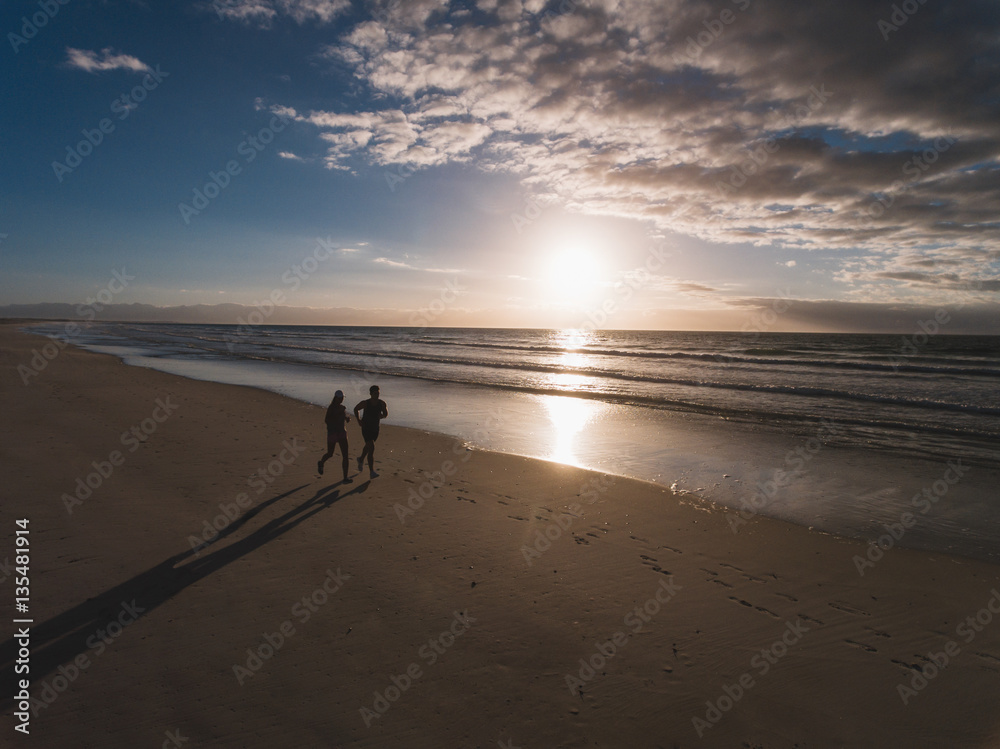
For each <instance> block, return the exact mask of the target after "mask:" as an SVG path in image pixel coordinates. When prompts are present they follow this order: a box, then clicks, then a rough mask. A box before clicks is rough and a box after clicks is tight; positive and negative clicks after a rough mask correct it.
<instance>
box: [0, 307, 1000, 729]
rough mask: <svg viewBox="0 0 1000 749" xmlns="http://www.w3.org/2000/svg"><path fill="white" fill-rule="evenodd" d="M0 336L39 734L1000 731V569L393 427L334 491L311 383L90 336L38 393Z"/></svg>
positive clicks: (18, 338) (8, 516) (23, 341)
mask: <svg viewBox="0 0 1000 749" xmlns="http://www.w3.org/2000/svg"><path fill="white" fill-rule="evenodd" d="M0 336H2V338H3V342H4V346H3V352H2V362H3V366H2V376H3V383H4V384H3V392H4V400H5V413H7V414H9V427H8V431H7V434H6V436H5V438H4V440H3V443H2V450H3V456H4V462H5V465H8V466H10V485H9V488H8V491H9V492H10V496H11V497H12V498H13V499H12V500H11V501H9V502H6V503H4V512H3V513H2V516H3V520H4V530H5V533H6V534H7V535H6V536H5V538H6V540H7V543H8V548H13V541H12V540H11V539H12V536H13V519H14V517H15V516H20V515H24V516H27V517H29V518H30V520H31V528H32V542H33V545H32V580H33V582H32V596H33V598H32V612H31V613H32V615H33V616H34V618H35V623H34V625H33V627H32V640H31V647H32V669H33V670H32V680H33V681H32V690H33V697H35V698H36V699H38V698H39V695H41V694H42V692H43V691H44V690H45V688H46V685H48V687H49V688H50V689H51V690H53V692H52V694H54V695H55V699H54V700H52V702H51V703H50V704H47V706H46V707H44V708H42V709H40V711H39V714H38V715H37V716H36V717H33V718H32V721H31V725H32V738H31V742H30V745H37V746H46V747H61V746H76V745H78V737H79V736H80V735H93V736H103V737H106V740H103V741H102V743H103V744H105V745H109V746H139V745H143V744H151V743H153V742H157V743H162V741H163V737H164V736H165V735H168V734H169V732H172V731H179V732H180V734H181V735H183V736H187V737H190V738H191V740H192V745H199V744H215V745H225V746H233V745H240V746H295V745H324V746H338V747H339V746H346V747H367V746H384V745H387V744H389V745H397V746H398V745H402V746H419V747H423V746H428V747H430V746H459V745H461V746H482V747H487V746H496V745H497V743H498V742H505V743H504V745H507V742H509V743H510V744H511V745H513V746H524V747H529V746H553V747H557V746H558V747H562V746H566V747H570V746H583V745H588V744H593V743H595V742H596V743H598V744H600V745H604V746H646V745H651V744H665V745H676V746H680V747H693V746H738V745H741V744H742V742H751V743H754V744H757V745H761V746H766V747H768V748H769V749H770V748H771V747H785V746H787V747H791V746H793V745H795V744H798V745H800V746H803V745H805V746H852V747H855V746H860V747H864V746H873V747H874V746H891V745H906V746H914V747H945V746H969V747H973V746H984V745H988V744H989V743H990V742H996V741H997V740H998V738H1000V733H998V728H997V726H996V725H995V722H994V720H993V719H992V717H991V715H992V713H991V709H992V706H994V705H995V704H996V702H997V698H998V697H1000V683H998V680H997V678H996V676H997V674H998V673H1000V622H993V621H992V620H991V622H990V624H988V625H982V626H981V627H980V629H979V630H978V631H977V630H974V629H960V628H962V627H963V623H965V622H966V620H967V618H968V617H969V616H972V617H975V616H976V615H977V614H978V613H979V612H981V611H984V610H985V611H987V613H988V614H989V613H990V609H989V608H988V607H989V605H990V604H991V603H992V602H993V601H994V597H993V591H994V589H1000V587H998V586H1000V568H998V567H997V566H995V565H990V564H987V563H983V562H977V561H975V560H970V559H965V558H959V557H951V556H947V555H943V554H931V553H925V552H920V551H913V550H908V549H900V548H893V549H890V550H889V551H887V552H885V555H884V557H883V558H880V559H879V560H878V561H877V563H876V564H875V566H874V567H873V568H872V569H866V570H865V574H864V575H860V574H859V573H858V571H857V569H856V567H855V565H854V563H853V561H852V558H853V557H854V556H857V555H858V554H860V553H864V550H865V545H864V544H863V543H861V542H857V541H851V540H849V539H845V538H840V537H835V536H829V535H826V534H822V533H818V532H815V531H810V530H808V529H805V528H802V527H799V526H795V525H792V524H790V523H786V522H783V521H780V520H774V519H770V518H763V517H755V518H753V519H752V520H750V521H749V523H748V526H747V527H746V528H745V530H743V531H741V532H740V533H739V534H734V533H733V532H732V530H731V528H730V526H729V519H730V518H731V517H732V516H733V513H731V512H729V511H726V510H724V509H720V508H713V507H711V506H708V505H706V504H704V503H702V502H701V501H694V500H692V499H687V498H685V497H684V496H683V495H677V494H673V493H671V492H670V491H669V490H668V489H666V488H665V487H663V486H661V485H658V484H650V483H643V482H640V481H635V480H630V479H625V478H620V477H615V476H611V475H608V474H601V473H598V472H594V471H586V470H583V469H579V468H573V467H569V466H564V465H559V464H557V463H548V462H544V461H539V460H535V459H529V458H523V457H517V456H513V455H509V454H503V453H493V452H487V451H480V450H474V451H466V450H465V449H464V448H462V447H461V445H460V443H459V442H457V441H456V440H454V439H452V438H450V437H447V436H444V435H440V434H435V433H430V432H422V431H419V430H412V429H408V428H405V427H399V426H394V425H392V424H391V423H390V424H387V425H385V426H384V427H383V435H382V437H381V438H380V440H379V443H378V452H377V456H376V461H377V468H378V470H379V471H380V473H381V476H380V477H379V478H378V479H376V480H374V481H370V482H369V481H365V480H364V474H362V476H356V477H355V483H354V484H352V485H347V486H342V485H339V484H338V483H337V482H336V479H335V477H333V476H331V474H330V472H331V471H332V472H333V473H334V474H337V470H336V469H337V467H336V466H335V465H333V464H331V463H328V464H327V466H328V470H327V475H326V476H324V477H323V478H322V479H320V478H318V477H317V476H316V474H315V460H316V459H317V458H318V457H319V455H320V454H321V453H322V452H323V449H324V447H325V446H324V445H323V444H322V436H323V434H322V409H321V408H319V407H317V406H310V405H307V404H305V403H300V402H298V401H295V400H292V399H288V398H285V397H283V396H279V395H276V394H273V393H269V392H266V391H263V390H258V389H253V388H238V387H233V386H231V385H220V384H216V383H209V382H198V381H194V380H188V379H183V378H178V377H175V376H172V375H167V374H163V373H160V372H156V371H151V370H144V369H141V368H137V367H130V366H127V365H125V364H123V363H121V362H119V361H118V360H116V359H113V358H112V357H107V356H100V355H97V354H93V353H90V352H86V351H82V350H80V349H76V348H67V349H66V350H64V351H63V352H61V353H60V354H59V356H58V357H56V358H55V359H54V360H53V361H52V362H51V363H50V365H49V367H48V368H47V369H46V371H45V372H44V373H43V375H42V376H41V377H39V378H37V379H36V380H35V381H33V382H32V384H31V385H30V386H28V387H25V386H24V385H23V384H22V383H21V380H20V377H18V375H17V373H16V366H17V364H18V363H20V361H21V359H22V358H23V353H24V352H25V351H30V348H31V339H30V337H29V336H26V335H20V334H17V333H13V332H12V330H11V329H10V327H3V326H0ZM157 399H159V400H160V402H159V403H158V402H157ZM167 406H170V407H171V408H169V409H168V408H167ZM157 409H159V411H157ZM168 411H169V413H168ZM392 413H393V412H392V407H391V403H390V416H391V415H392ZM133 427H134V428H136V429H138V433H136V432H134V431H132V429H133ZM129 434H131V435H132V437H133V438H134V439H135V440H137V442H138V445H137V446H136V447H135V448H134V449H131V448H132V443H130V442H126V441H125V440H127V439H128V437H127V436H123V435H129ZM140 434H141V435H142V438H141V439H140V437H139V435H140ZM350 440H351V458H352V467H353V458H354V457H355V455H356V454H357V453H358V451H359V449H360V442H359V438H358V434H357V431H356V430H355V431H352V432H350ZM115 452H119V453H121V458H122V459H121V461H120V465H116V463H118V462H119V461H118V460H117V459H114V456H113V453H115ZM334 461H336V459H334ZM95 462H96V463H97V466H96V467H95V466H94V463H95ZM109 466H110V467H111V468H113V470H112V471H110V473H109V475H108V476H107V477H104V478H103V479H102V481H101V483H100V484H99V485H98V486H97V487H96V488H93V489H92V490H91V492H92V493H91V495H89V496H88V497H87V498H86V499H85V500H83V504H82V505H79V506H76V505H74V506H73V508H72V510H73V511H72V513H69V512H67V508H66V506H65V504H64V502H63V501H61V499H60V496H61V495H62V494H64V493H68V492H69V491H72V488H73V487H74V486H75V485H76V479H78V478H81V477H87V476H88V475H89V474H90V473H93V472H98V473H99V472H100V471H101V470H102V469H103V471H104V472H108V470H109V468H108V467H109ZM352 473H353V471H352ZM251 482H253V483H251ZM258 489H260V490H259V491H258ZM241 495H245V496H246V498H247V499H249V500H250V501H249V502H247V501H245V500H244V501H242V502H241V501H240V497H241ZM423 495H427V496H423ZM414 496H416V497H418V498H419V499H420V500H423V501H422V502H420V501H418V500H417V499H413V497H414ZM411 502H412V505H411V504H410V503H411ZM244 505H246V506H244ZM398 507H403V508H406V509H407V510H410V512H405V511H404V514H403V516H402V517H400V512H399V510H398V509H397V508H398ZM230 515H233V517H229V516H230ZM219 517H222V518H223V520H221V521H219V522H218V523H217V524H216V529H217V532H218V534H219V537H218V538H217V539H216V540H214V542H213V543H211V544H209V545H206V546H204V547H201V548H197V549H196V548H194V546H193V545H192V543H191V541H190V538H191V537H192V536H195V537H197V535H198V534H199V531H200V530H204V529H205V524H206V523H208V524H209V527H211V524H212V523H213V522H215V521H216V519H217V518H219ZM219 526H221V527H219ZM206 532H207V531H206ZM526 550H527V551H526ZM536 554H537V556H536ZM7 600H8V601H9V600H10V599H9V598H8V599H7ZM997 602H998V603H1000V599H997ZM5 606H7V607H8V608H9V607H10V606H11V603H5ZM139 609H142V610H141V611H140V610H139ZM991 619H992V616H991ZM115 621H117V622H118V626H116V627H112V626H111V624H110V623H109V622H115ZM967 626H971V625H967ZM98 631H101V632H104V633H105V636H104V637H97V638H96V639H95V640H91V638H92V637H94V636H95V635H96V633H97V632H98ZM969 634H972V635H973V636H972V639H971V640H969V641H968V642H966V637H968V635H969ZM88 642H89V643H91V644H88ZM102 645H103V648H102V647H100V646H102ZM268 648H270V654H269V655H266V657H265V654H267V653H268V652H269V651H268ZM0 652H2V653H3V659H2V660H3V664H4V670H5V671H6V670H7V669H10V670H11V671H12V670H13V669H12V661H13V654H14V647H13V641H12V640H6V641H5V642H4V643H3V645H2V646H0ZM941 653H944V654H945V655H946V656H947V658H948V664H947V665H946V666H944V667H942V668H940V669H937V673H934V675H933V676H932V675H931V674H932V669H931V666H933V664H934V658H935V657H937V656H939V654H941ZM948 653H950V655H948ZM81 658H82V660H81ZM84 662H86V664H87V665H86V666H83V665H82V664H83V663H84ZM67 664H68V665H67ZM73 668H76V669H77V671H76V676H75V678H73V679H70V677H69V676H67V675H66V674H67V673H69V674H72V673H73V671H72V669H73ZM60 669H62V670H60ZM239 669H243V670H242V671H241V670H239ZM245 672H249V673H250V674H252V675H249V676H248V675H247V673H245ZM241 676H242V681H241V680H240V677H241ZM916 677H921V678H923V679H924V685H923V686H922V687H920V688H919V689H914V687H913V686H911V685H913V684H914V683H915V679H916ZM59 678H62V679H63V681H64V682H65V687H64V689H62V690H58V689H57V684H60V683H61V682H57V681H56V680H57V679H59ZM916 683H917V685H919V680H916ZM900 685H903V686H904V687H906V688H909V689H912V690H913V691H914V694H913V695H908V694H905V692H904V694H902V695H901V694H900V691H899V686H900ZM904 696H905V697H906V698H907V701H906V702H905V703H904V700H903V697H904ZM727 700H728V702H727ZM9 705H10V703H8V707H5V715H6V714H7V713H10V712H12V708H11V707H9ZM713 706H714V707H713ZM365 710H367V711H369V712H367V713H366V712H365ZM713 710H714V712H713ZM716 713H717V716H716ZM373 715H374V716H376V717H373ZM696 719H698V720H701V721H702V722H703V723H704V725H703V724H701V723H698V722H697V720H696ZM11 723H12V720H11V721H5V724H6V725H8V726H9V725H10V724H11ZM699 728H700V729H701V731H700V733H701V735H700V736H699Z"/></svg>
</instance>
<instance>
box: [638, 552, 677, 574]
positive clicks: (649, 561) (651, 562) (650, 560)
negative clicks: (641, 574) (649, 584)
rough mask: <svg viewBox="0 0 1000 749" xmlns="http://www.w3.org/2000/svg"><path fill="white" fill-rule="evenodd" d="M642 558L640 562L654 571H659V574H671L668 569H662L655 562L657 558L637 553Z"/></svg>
mask: <svg viewBox="0 0 1000 749" xmlns="http://www.w3.org/2000/svg"><path fill="white" fill-rule="evenodd" d="M639 556H640V557H641V558H642V563H643V564H644V565H646V566H647V567H649V568H650V569H652V570H653V571H654V572H659V573H660V574H661V575H671V574H673V573H672V572H671V571H670V570H665V569H663V568H662V567H661V566H660V565H658V564H656V562H658V561H659V560H658V559H656V558H655V557H648V556H646V555H645V554H640V555H639Z"/></svg>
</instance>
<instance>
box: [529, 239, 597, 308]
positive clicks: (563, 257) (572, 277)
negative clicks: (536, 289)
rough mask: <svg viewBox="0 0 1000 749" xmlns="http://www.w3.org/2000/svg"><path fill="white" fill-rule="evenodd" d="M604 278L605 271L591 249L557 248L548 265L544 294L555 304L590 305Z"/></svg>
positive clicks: (544, 274)
mask: <svg viewBox="0 0 1000 749" xmlns="http://www.w3.org/2000/svg"><path fill="white" fill-rule="evenodd" d="M604 276H605V269H604V267H603V265H602V263H601V261H600V259H599V258H598V256H597V253H595V252H594V251H593V250H591V249H590V248H588V247H586V246H583V245H577V246H568V247H559V248H555V249H554V250H553V251H552V252H551V254H550V255H549V256H548V257H547V258H546V261H545V267H544V269H543V272H542V277H541V280H542V284H543V289H542V293H543V294H544V295H545V297H546V298H547V299H549V300H550V301H554V302H560V303H563V304H569V303H573V304H587V303H590V302H591V301H592V300H593V298H594V297H595V296H596V295H597V294H598V293H599V291H600V288H601V285H602V283H603V282H604V280H605V279H604Z"/></svg>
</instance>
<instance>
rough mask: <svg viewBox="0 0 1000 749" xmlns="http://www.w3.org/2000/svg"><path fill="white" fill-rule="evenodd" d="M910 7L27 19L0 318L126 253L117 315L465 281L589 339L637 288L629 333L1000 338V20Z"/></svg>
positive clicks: (487, 314) (376, 302)
mask: <svg viewBox="0 0 1000 749" xmlns="http://www.w3.org/2000/svg"><path fill="white" fill-rule="evenodd" d="M46 7H47V8H48V12H46V10H45V8H46ZM53 9H55V11H54V13H53ZM889 12H890V11H889V10H888V9H887V6H884V5H883V4H881V3H871V2H848V3H838V4H833V3H830V4H818V5H817V4H809V6H808V7H803V6H802V5H801V4H794V3H790V2H789V3H786V2H778V1H777V0H767V1H765V0H754V1H753V2H750V0H731V1H729V2H712V3H703V2H639V1H638V0H635V1H632V2H612V0H594V2H589V3H585V2H571V1H570V0H560V1H558V2H544V1H543V0H523V1H522V0H478V1H473V0H469V1H468V2H448V1H447V0H412V1H411V2H403V3H400V2H398V1H397V0H392V1H390V2H382V1H378V2H361V1H359V0H355V1H354V2H349V1H348V0H215V1H214V2H212V1H204V2H176V3H152V2H149V3H147V2H141V1H139V0H121V1H120V2H116V1H114V0H107V1H106V2H88V1H87V0H69V2H67V3H66V4H65V5H60V4H58V3H57V2H56V1H55V0H51V2H48V3H45V2H43V3H41V4H39V2H37V1H36V2H14V3H8V4H5V6H4V8H3V10H2V12H0V30H3V31H4V34H5V36H6V42H5V47H4V49H3V50H2V53H0V60H2V62H0V64H2V65H3V66H5V67H6V68H7V70H5V71H4V76H3V79H2V83H0V86H2V97H3V101H4V106H3V108H2V110H0V129H2V132H3V134H4V135H5V138H4V147H3V149H2V155H0V165H2V171H0V173H2V177H0V191H2V195H3V207H2V210H0V235H5V236H2V237H0V240H2V244H0V263H2V266H0V267H2V270H3V281H2V284H0V304H32V303H43V302H78V301H82V300H83V299H85V298H86V297H87V296H88V295H92V294H94V293H95V292H97V291H98V290H100V289H101V288H103V287H104V286H105V284H106V283H107V281H108V279H109V278H110V277H111V274H112V272H113V270H115V269H120V268H126V269H127V271H128V273H129V274H131V275H134V276H135V280H134V281H133V282H132V283H131V284H130V285H129V287H128V288H126V289H125V290H124V291H122V292H121V293H120V294H118V295H117V296H116V298H115V302H120V303H132V302H140V303H147V304H153V305H157V306H163V307H170V306H175V305H191V304H219V303H223V302H229V303H238V304H253V303H254V302H256V301H258V300H260V299H263V298H265V297H266V296H267V295H268V294H270V293H272V292H273V291H274V290H275V289H280V290H282V291H283V292H284V297H283V298H284V301H285V303H287V304H289V305H292V306H296V307H314V308H337V309H345V308H349V309H351V310H361V311H364V310H371V311H373V312H374V311H376V310H377V311H379V315H381V316H380V317H379V320H386V319H389V320H391V319H394V318H393V317H392V315H393V314H395V315H396V317H397V318H398V319H399V320H405V318H406V316H407V315H408V314H410V313H411V312H412V311H413V310H418V309H420V308H422V307H425V306H426V305H427V304H429V303H430V302H432V301H433V300H434V299H436V298H438V297H439V296H440V294H441V292H442V289H444V288H445V287H446V284H447V283H448V282H453V283H457V284H459V285H460V286H461V288H462V289H463V294H462V295H461V297H460V299H459V300H458V301H457V302H455V303H454V304H453V305H452V307H451V308H450V309H449V310H448V311H447V314H445V315H443V316H442V317H441V318H440V321H441V322H442V323H452V324H490V325H532V326H539V327H548V326H557V325H560V326H561V325H570V326H572V325H573V324H574V321H578V320H579V319H581V317H582V316H585V315H586V313H587V312H588V311H592V310H594V309H598V308H600V306H601V305H602V304H605V303H607V302H608V301H609V300H611V301H612V302H613V304H614V318H615V319H614V323H615V324H614V325H613V327H679V328H697V327H707V328H712V327H718V328H726V329H739V327H740V326H741V324H743V323H745V321H746V320H747V319H748V317H751V316H752V315H753V314H754V313H755V312H758V313H759V311H760V310H762V309H767V308H768V307H769V306H773V301H774V300H775V299H777V298H792V299H795V300H799V301H800V302H801V304H800V305H799V309H810V310H811V315H810V316H809V319H808V321H807V320H806V318H805V317H797V316H796V314H795V313H790V314H788V315H786V316H785V317H784V318H783V319H782V320H780V321H778V322H777V323H776V329H782V328H813V329H822V328H823V327H824V322H823V318H822V314H823V312H822V311H823V310H828V311H830V321H831V322H830V325H832V326H834V327H840V328H843V327H852V328H855V329H866V327H869V328H870V327H877V311H878V305H885V308H886V310H887V312H889V311H892V310H895V311H898V310H899V309H901V308H905V309H912V310H913V312H914V314H915V315H919V314H920V313H921V312H922V311H925V310H927V309H932V308H934V307H936V306H941V305H952V306H955V305H959V306H961V307H962V308H964V309H971V308H975V309H977V310H978V311H979V312H980V313H981V314H980V319H986V320H989V319H990V314H991V312H993V311H995V310H996V307H995V305H996V303H997V292H998V290H1000V282H998V280H997V279H998V274H997V270H998V267H1000V250H998V245H1000V242H998V238H1000V222H998V215H1000V214H998V212H997V206H1000V162H998V157H1000V124H998V123H1000V112H998V109H1000V92H998V86H1000V84H998V82H997V81H998V79H997V76H996V74H995V71H996V69H997V65H998V52H997V45H996V44H995V39H996V34H997V29H998V27H1000V20H998V10H997V6H996V5H995V4H990V3H978V2H969V3H962V4H958V3H939V4H936V5H934V6H932V5H931V4H926V5H923V6H917V10H916V12H915V13H914V14H913V15H912V17H909V18H908V19H907V22H906V24H904V25H899V26H898V27H897V28H896V30H892V29H889V28H888V27H886V26H884V25H883V26H880V25H879V24H880V22H884V21H886V19H888V18H889ZM42 17H44V18H45V24H44V26H41V27H40V28H37V29H35V26H34V24H35V21H37V20H38V19H39V18H42ZM33 18H34V19H35V20H33ZM25 21H27V25H26V23H25ZM33 29H34V30H36V33H34V34H33V35H32V34H31V32H32V30H33ZM29 36H30V38H29ZM991 71H993V72H991ZM134 93H137V94H138V96H136V97H135V98H142V100H141V101H134V102H131V104H130V106H129V107H128V108H126V107H125V106H123V102H126V101H130V100H131V99H132V97H133V94H134ZM123 96H124V97H128V98H127V99H122V97H123ZM125 115H127V116H125ZM102 120H105V129H106V130H108V131H109V132H106V133H104V134H103V137H102V141H101V142H100V143H99V145H97V146H95V147H94V148H93V149H92V152H91V153H89V154H88V155H86V156H85V157H83V158H82V159H81V160H80V162H79V165H77V166H75V167H74V168H72V170H71V171H70V170H67V169H63V168H62V167H59V166H56V167H54V166H53V163H54V162H60V163H64V164H65V163H67V158H68V157H69V158H72V157H71V156H70V154H69V152H68V150H67V149H73V150H75V149H76V148H77V146H78V144H79V143H80V142H81V141H82V140H84V139H85V137H86V136H85V133H84V132H83V131H88V132H91V139H93V140H96V138H97V136H96V134H95V133H96V132H97V130H99V128H100V123H101V122H102ZM272 136H273V138H272ZM259 137H263V139H264V140H268V141H269V142H267V143H266V144H265V143H259V147H255V146H254V145H252V143H253V141H251V140H249V139H251V138H259ZM84 150H87V149H86V146H84ZM251 153H252V154H253V159H252V161H251V160H250V154H251ZM69 163H72V162H69ZM227 164H229V165H230V166H231V167H232V172H233V173H232V174H230V175H227V177H224V178H220V181H225V182H226V184H225V186H224V188H222V189H221V190H219V192H218V195H217V196H215V197H212V198H211V199H210V200H208V201H207V205H205V206H204V208H203V210H201V211H200V212H199V213H198V214H197V215H194V214H192V213H190V212H188V213H187V214H185V212H184V211H183V210H182V209H181V208H180V207H179V206H180V204H182V203H184V204H188V205H194V203H193V201H194V199H195V195H194V193H195V190H199V189H200V190H203V191H204V190H205V188H206V184H210V183H211V182H212V178H211V175H212V173H215V174H221V173H223V172H225V170H226V168H227ZM208 191H209V192H210V193H212V192H213V191H214V186H212V187H209V188H208ZM320 238H323V239H324V241H327V242H329V243H331V244H332V246H333V247H334V248H335V250H334V251H333V252H332V253H331V254H330V256H329V257H327V258H324V260H323V262H321V263H319V264H318V267H317V268H316V269H315V272H312V273H309V274H308V275H307V277H305V278H304V279H303V280H302V283H300V284H297V285H296V288H295V289H294V290H293V289H291V288H290V286H289V285H288V284H287V283H285V282H283V281H282V278H283V277H284V274H285V273H286V272H287V271H288V270H289V269H291V268H293V267H295V266H296V265H297V264H300V263H301V262H302V261H303V260H304V259H305V258H307V257H309V256H310V255H311V254H313V253H314V251H315V250H316V247H317V246H318V245H317V241H318V239H320ZM651 258H661V259H662V258H667V260H666V261H659V262H653V263H652V265H651V264H650V263H651ZM653 266H655V267H653ZM644 269H648V270H644ZM626 282H628V284H630V286H629V288H630V289H631V290H632V292H633V293H630V294H628V296H627V298H626V297H625V295H624V294H623V293H622V288H623V287H622V284H623V283H626ZM793 308H794V305H793ZM852 310H853V311H856V313H857V314H856V315H854V317H853V318H852V316H851V314H852ZM873 310H874V311H875V312H876V318H874V319H873V317H872V314H873ZM817 316H818V317H817ZM373 319H374V318H373ZM834 320H835V321H836V322H835V323H834V322H833V321H834ZM852 320H853V322H852ZM329 321H330V322H332V323H336V322H338V321H339V319H338V317H337V313H334V312H331V316H330V319H329ZM845 321H846V322H845ZM998 324H1000V323H998Z"/></svg>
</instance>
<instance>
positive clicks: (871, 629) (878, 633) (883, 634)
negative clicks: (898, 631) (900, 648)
mask: <svg viewBox="0 0 1000 749" xmlns="http://www.w3.org/2000/svg"><path fill="white" fill-rule="evenodd" d="M865 629H867V630H868V631H869V632H871V633H872V634H873V635H875V636H876V637H885V638H886V639H890V638H892V635H890V634H889V633H888V632H883V631H882V630H881V629H875V628H874V627H865Z"/></svg>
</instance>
